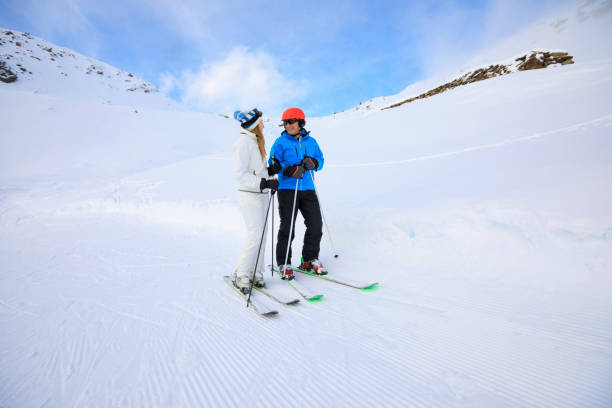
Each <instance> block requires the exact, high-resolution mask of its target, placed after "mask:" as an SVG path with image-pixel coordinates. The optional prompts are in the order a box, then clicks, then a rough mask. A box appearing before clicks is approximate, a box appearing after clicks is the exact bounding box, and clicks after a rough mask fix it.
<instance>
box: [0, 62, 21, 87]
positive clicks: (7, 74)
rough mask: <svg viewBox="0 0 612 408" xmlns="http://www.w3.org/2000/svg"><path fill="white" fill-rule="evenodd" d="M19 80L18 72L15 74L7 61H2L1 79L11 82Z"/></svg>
mask: <svg viewBox="0 0 612 408" xmlns="http://www.w3.org/2000/svg"><path fill="white" fill-rule="evenodd" d="M16 80H17V74H15V73H14V72H13V71H11V69H10V68H9V67H8V65H6V62H4V61H0V81H2V82H4V83H7V84H10V83H11V82H15V81H16Z"/></svg>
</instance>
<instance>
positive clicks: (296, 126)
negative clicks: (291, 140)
mask: <svg viewBox="0 0 612 408" xmlns="http://www.w3.org/2000/svg"><path fill="white" fill-rule="evenodd" d="M291 122H293V123H291ZM285 130H286V131H287V133H289V134H290V135H291V136H295V135H297V134H298V133H300V123H299V122H298V120H297V119H289V120H286V121H285Z"/></svg>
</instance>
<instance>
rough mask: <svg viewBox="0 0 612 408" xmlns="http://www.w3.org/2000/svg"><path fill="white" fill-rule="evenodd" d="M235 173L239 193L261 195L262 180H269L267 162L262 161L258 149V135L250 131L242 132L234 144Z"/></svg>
mask: <svg viewBox="0 0 612 408" xmlns="http://www.w3.org/2000/svg"><path fill="white" fill-rule="evenodd" d="M234 173H235V175H236V181H237V182H238V191H246V192H251V193H261V191H260V190H259V184H260V183H261V179H262V178H265V179H267V178H269V176H268V169H267V167H266V160H263V161H262V160H261V155H260V154H259V148H258V147H257V135H256V134H255V133H252V132H249V131H248V130H241V131H240V137H239V138H238V140H237V141H236V143H234Z"/></svg>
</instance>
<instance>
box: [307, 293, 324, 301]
mask: <svg viewBox="0 0 612 408" xmlns="http://www.w3.org/2000/svg"><path fill="white" fill-rule="evenodd" d="M322 300H323V295H318V296H313V297H311V298H310V299H308V301H309V302H320V301H322Z"/></svg>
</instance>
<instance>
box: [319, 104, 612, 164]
mask: <svg viewBox="0 0 612 408" xmlns="http://www.w3.org/2000/svg"><path fill="white" fill-rule="evenodd" d="M601 126H603V127H611V126H612V114H608V115H604V116H602V117H600V118H597V119H593V120H590V121H586V122H581V123H576V124H574V125H571V126H565V127H562V128H559V129H553V130H549V131H546V132H539V133H534V134H532V135H528V136H523V137H518V138H516V139H508V140H504V141H501V142H496V143H488V144H484V145H479V146H472V147H466V148H464V149H460V150H455V151H451V152H444V153H436V154H430V155H426V156H420V157H413V158H411V159H404V160H390V161H384V162H370V163H347V164H328V165H327V167H331V168H345V167H378V166H394V165H399V164H409V163H414V162H421V161H426V160H434V159H441V158H445V157H450V156H456V155H460V154H464V153H471V152H475V151H479V150H487V149H497V148H500V147H505V146H509V145H512V144H515V143H522V142H530V141H534V140H537V139H541V138H545V137H549V136H553V135H558V134H564V133H569V132H573V131H577V130H582V129H588V128H591V127H601Z"/></svg>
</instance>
